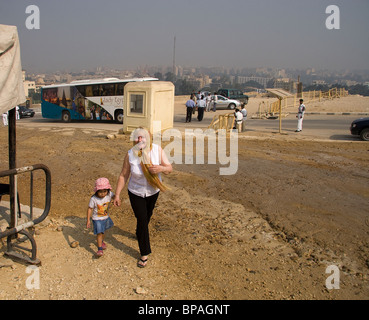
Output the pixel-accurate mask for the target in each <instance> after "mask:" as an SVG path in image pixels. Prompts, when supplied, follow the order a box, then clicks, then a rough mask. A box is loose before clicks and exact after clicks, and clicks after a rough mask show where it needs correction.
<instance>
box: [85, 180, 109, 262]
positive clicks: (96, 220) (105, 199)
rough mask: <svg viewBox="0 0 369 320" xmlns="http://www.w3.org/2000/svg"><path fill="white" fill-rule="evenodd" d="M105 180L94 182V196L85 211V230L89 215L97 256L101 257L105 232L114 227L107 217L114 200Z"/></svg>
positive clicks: (88, 225)
mask: <svg viewBox="0 0 369 320" xmlns="http://www.w3.org/2000/svg"><path fill="white" fill-rule="evenodd" d="M111 189H112V188H111V185H110V183H109V180H108V179H107V178H99V179H97V180H96V182H95V189H94V191H95V194H94V195H93V196H92V197H91V199H90V202H89V204H88V209H87V225H86V226H87V229H89V228H90V226H91V223H90V220H91V215H92V222H93V226H94V234H95V235H97V248H98V249H97V256H98V257H101V256H102V255H103V254H104V252H103V250H105V249H106V244H105V242H104V238H105V230H107V229H110V228H111V227H113V226H114V223H113V221H112V220H111V218H110V217H109V212H108V208H109V205H110V203H111V202H112V201H113V200H114V193H113V192H112V191H111Z"/></svg>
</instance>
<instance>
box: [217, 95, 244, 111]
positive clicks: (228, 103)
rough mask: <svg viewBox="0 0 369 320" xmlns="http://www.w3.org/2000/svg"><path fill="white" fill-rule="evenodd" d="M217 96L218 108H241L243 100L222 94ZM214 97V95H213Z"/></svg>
mask: <svg viewBox="0 0 369 320" xmlns="http://www.w3.org/2000/svg"><path fill="white" fill-rule="evenodd" d="M216 96H217V109H232V110H233V109H234V108H240V107H241V102H240V101H238V100H234V99H228V98H226V97H223V96H221V95H216ZM211 97H212V99H213V96H211Z"/></svg>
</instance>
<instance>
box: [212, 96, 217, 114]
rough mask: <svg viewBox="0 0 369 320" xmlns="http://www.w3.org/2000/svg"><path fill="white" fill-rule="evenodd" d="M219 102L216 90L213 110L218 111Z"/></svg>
mask: <svg viewBox="0 0 369 320" xmlns="http://www.w3.org/2000/svg"><path fill="white" fill-rule="evenodd" d="M217 102H218V96H217V93H216V92H214V95H213V111H214V112H215V111H217Z"/></svg>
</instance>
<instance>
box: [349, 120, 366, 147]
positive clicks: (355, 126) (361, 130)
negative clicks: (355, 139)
mask: <svg viewBox="0 0 369 320" xmlns="http://www.w3.org/2000/svg"><path fill="white" fill-rule="evenodd" d="M350 131H351V134H353V135H359V136H360V138H361V139H362V140H364V141H369V118H360V119H356V120H354V121H352V123H351V127H350Z"/></svg>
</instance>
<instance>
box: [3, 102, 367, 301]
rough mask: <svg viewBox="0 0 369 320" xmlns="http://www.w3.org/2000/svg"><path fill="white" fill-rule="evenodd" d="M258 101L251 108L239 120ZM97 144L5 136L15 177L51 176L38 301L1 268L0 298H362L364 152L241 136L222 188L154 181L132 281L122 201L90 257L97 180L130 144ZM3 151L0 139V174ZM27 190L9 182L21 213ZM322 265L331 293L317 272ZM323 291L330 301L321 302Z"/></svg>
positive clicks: (72, 132)
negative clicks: (160, 188)
mask: <svg viewBox="0 0 369 320" xmlns="http://www.w3.org/2000/svg"><path fill="white" fill-rule="evenodd" d="M186 99H187V97H177V98H176V109H175V112H176V114H182V113H183V114H184V112H185V111H184V107H183V103H184V102H185V100H186ZM262 100H263V98H254V99H250V104H249V105H248V111H249V114H252V113H253V112H256V111H257V108H258V106H259V103H260V102H261V101H262ZM368 110H369V99H368V98H363V97H358V96H349V97H345V98H341V99H338V100H333V101H324V102H317V103H314V104H311V105H309V111H310V112H312V111H314V112H367V111H368ZM221 112H227V111H221ZM291 112H295V110H291ZM107 133H109V132H108V131H105V130H92V129H75V128H63V129H61V128H58V127H57V126H54V127H39V128H37V129H31V128H29V127H22V126H18V127H17V159H18V163H17V164H18V166H19V167H21V166H25V165H29V164H35V163H43V164H45V165H47V166H48V167H49V168H50V170H51V173H52V205H51V212H50V214H49V216H48V218H47V219H46V220H45V221H44V222H43V223H41V224H39V225H37V226H36V236H35V238H36V241H37V245H38V254H37V256H38V258H39V259H40V260H41V261H42V264H41V266H40V267H39V269H38V272H39V277H40V278H39V279H40V282H39V284H40V288H39V289H37V288H33V289H32V288H31V289H28V288H27V280H28V279H29V277H30V273H27V266H26V265H23V264H20V263H18V262H13V261H12V260H9V259H6V258H5V257H1V258H0V279H1V282H0V299H68V300H69V299H103V300H105V299H126V300H131V299H138V300H141V299H142V300H143V299H147V300H152V299H155V300H173V299H217V300H226V299H236V300H238V299H324V300H325V299H327V300H329V299H368V297H369V256H368V255H369V238H368V232H369V218H368V217H369V211H368V200H369V192H368V190H369V188H368V186H369V170H368V169H369V167H368V159H369V153H368V152H369V145H368V143H365V142H361V141H349V142H347V141H314V140H311V139H310V140H309V139H304V140H301V139H294V137H293V136H291V135H289V136H277V137H274V139H272V140H260V139H257V137H255V139H252V138H250V137H249V138H244V137H243V135H245V136H246V134H240V137H239V140H238V171H237V174H235V175H230V176H222V175H220V174H219V169H220V167H221V165H220V164H203V165H198V164H177V165H174V166H173V167H174V171H173V173H172V174H171V175H169V176H167V177H165V180H164V181H165V183H166V184H167V185H169V186H170V188H171V190H170V191H167V192H165V193H162V194H161V195H160V197H159V201H158V204H157V207H156V209H155V213H154V216H153V219H152V221H151V223H150V232H151V242H152V249H153V253H152V254H151V255H150V259H149V263H148V265H147V267H146V268H145V269H139V268H137V266H136V262H137V259H138V257H139V252H138V245H137V241H136V239H135V235H134V232H135V218H134V216H133V212H132V210H131V208H130V204H129V200H128V197H127V194H126V192H123V193H122V194H123V196H122V207H121V208H113V209H112V211H111V217H112V219H113V221H114V223H115V226H114V227H113V228H112V229H111V230H109V231H107V233H106V242H107V244H108V249H107V250H106V251H105V255H104V256H103V257H102V258H99V259H97V258H96V257H95V252H96V241H95V236H94V235H93V233H92V231H91V230H87V229H86V228H85V225H86V218H85V217H86V210H87V204H88V200H89V197H90V196H91V194H92V193H93V185H94V181H95V179H96V178H98V177H100V176H106V177H107V178H109V180H110V181H111V183H112V184H113V186H114V187H115V184H116V180H117V177H118V174H119V172H120V169H121V165H122V161H123V158H124V155H125V153H126V152H127V150H128V149H129V148H130V147H131V143H130V141H129V137H122V138H121V139H106V135H107ZM254 135H255V134H254ZM7 139H8V136H7V129H6V128H4V127H1V128H0V144H1V145H2V146H4V147H3V148H1V150H0V154H1V157H0V159H1V160H0V166H1V168H4V169H5V168H7V166H8V164H7V147H6V146H7V143H8V140H7ZM55 146H57V147H55ZM35 176H36V178H37V179H36V180H35V189H36V190H37V192H36V194H35V196H34V197H35V199H34V204H35V205H36V206H37V207H39V208H43V201H44V199H43V195H42V194H43V176H42V174H36V175H35ZM2 181H4V178H2V179H1V181H0V182H2ZM28 190H29V176H28V175H25V176H22V177H19V192H20V197H21V202H22V204H24V205H26V204H29V199H28V197H29V196H28V192H29V191H28ZM6 200H7V198H6V196H4V197H3V201H2V202H1V203H0V209H1V210H0V212H2V214H3V218H4V215H5V213H6V212H7V211H6V210H7V209H6V204H5V203H6ZM73 241H78V242H79V245H78V246H77V247H76V248H71V247H70V244H71V243H72V242H73ZM0 250H1V252H2V253H3V252H5V251H6V241H5V239H3V240H2V242H1V243H0ZM332 265H333V266H336V267H337V268H338V270H339V273H338V275H339V279H338V280H337V278H335V281H333V280H332V278H329V277H330V276H333V275H334V274H333V273H332V271H330V272H328V273H326V272H327V268H328V267H329V266H332ZM327 279H328V280H327ZM327 281H328V282H330V283H334V284H335V285H337V284H338V285H339V289H331V290H330V289H328V288H327V285H326V284H327Z"/></svg>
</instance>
